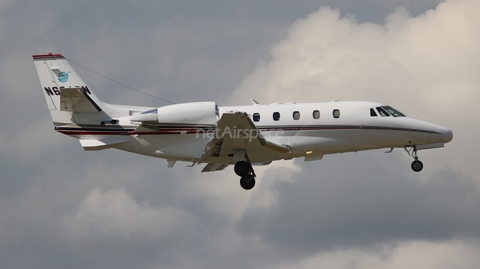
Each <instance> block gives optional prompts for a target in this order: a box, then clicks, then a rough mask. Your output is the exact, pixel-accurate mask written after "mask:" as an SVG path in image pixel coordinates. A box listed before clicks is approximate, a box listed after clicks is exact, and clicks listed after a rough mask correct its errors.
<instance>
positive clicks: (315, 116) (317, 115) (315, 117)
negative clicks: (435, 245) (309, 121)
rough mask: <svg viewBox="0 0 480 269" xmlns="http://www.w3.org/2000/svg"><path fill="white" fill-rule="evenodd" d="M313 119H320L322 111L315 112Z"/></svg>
mask: <svg viewBox="0 0 480 269" xmlns="http://www.w3.org/2000/svg"><path fill="white" fill-rule="evenodd" d="M313 118H314V119H316V120H318V119H319V118H320V111H318V110H314V111H313Z"/></svg>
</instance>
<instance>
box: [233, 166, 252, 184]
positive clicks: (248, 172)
mask: <svg viewBox="0 0 480 269" xmlns="http://www.w3.org/2000/svg"><path fill="white" fill-rule="evenodd" d="M233 170H234V171H235V174H237V175H238V176H239V177H240V186H241V187H242V188H243V189H245V190H251V189H252V188H253V187H254V186H255V177H256V175H255V172H254V171H253V168H252V164H251V163H250V162H248V161H239V162H237V163H236V164H235V167H234V168H233Z"/></svg>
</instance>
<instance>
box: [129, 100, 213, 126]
mask: <svg viewBox="0 0 480 269" xmlns="http://www.w3.org/2000/svg"><path fill="white" fill-rule="evenodd" d="M217 119H218V107H217V105H216V104H215V102H194V103H182V104H175V105H168V106H162V107H159V108H157V109H154V110H149V111H145V112H143V113H142V114H141V115H136V116H133V117H131V118H130V120H131V121H138V122H154V121H156V122H158V123H159V124H160V125H190V126H199V125H200V126H205V125H209V126H216V125H217Z"/></svg>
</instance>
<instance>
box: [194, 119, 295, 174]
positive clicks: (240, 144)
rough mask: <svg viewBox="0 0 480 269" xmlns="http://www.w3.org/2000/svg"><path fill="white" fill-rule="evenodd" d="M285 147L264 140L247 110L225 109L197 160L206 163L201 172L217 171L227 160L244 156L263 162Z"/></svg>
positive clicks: (286, 150) (235, 159)
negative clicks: (227, 110)
mask: <svg viewBox="0 0 480 269" xmlns="http://www.w3.org/2000/svg"><path fill="white" fill-rule="evenodd" d="M289 151H290V148H289V147H288V146H284V145H278V144H275V143H272V142H270V141H268V140H266V139H265V138H264V137H263V135H262V134H261V132H260V130H259V129H258V128H257V127H256V126H255V124H254V123H253V122H252V120H251V119H250V118H249V117H248V115H247V113H245V112H226V113H224V114H223V115H222V117H221V118H220V120H219V121H218V125H217V128H216V129H215V132H214V133H213V135H212V138H211V139H210V142H209V143H208V144H207V146H206V147H205V150H204V152H203V155H202V157H201V158H200V160H199V161H198V163H209V164H208V165H207V166H206V167H205V168H204V170H203V171H202V172H206V171H217V170H223V169H224V168H225V167H226V165H228V164H232V163H235V162H237V161H240V160H246V156H248V159H249V160H250V161H251V162H258V161H260V162H265V161H271V160H274V159H279V156H280V155H281V154H282V153H287V152H289ZM216 159H217V160H218V162H217V161H216ZM220 160H229V161H228V163H225V161H223V162H221V161H220Z"/></svg>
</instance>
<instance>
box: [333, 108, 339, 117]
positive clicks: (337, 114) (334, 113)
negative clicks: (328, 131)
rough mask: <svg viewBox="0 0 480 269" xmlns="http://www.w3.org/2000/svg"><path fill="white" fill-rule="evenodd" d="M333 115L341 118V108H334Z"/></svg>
mask: <svg viewBox="0 0 480 269" xmlns="http://www.w3.org/2000/svg"><path fill="white" fill-rule="evenodd" d="M333 117H334V118H335V119H338V118H340V110H338V109H334V110H333Z"/></svg>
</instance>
